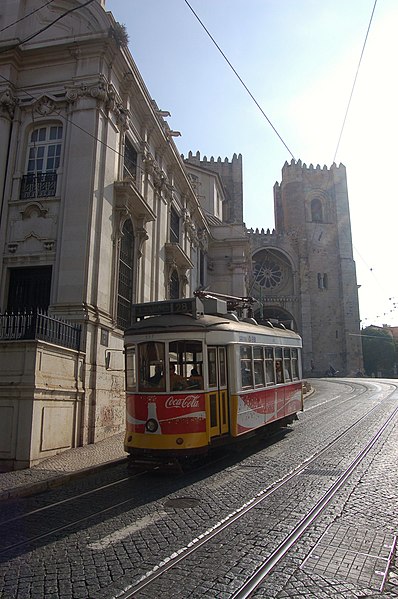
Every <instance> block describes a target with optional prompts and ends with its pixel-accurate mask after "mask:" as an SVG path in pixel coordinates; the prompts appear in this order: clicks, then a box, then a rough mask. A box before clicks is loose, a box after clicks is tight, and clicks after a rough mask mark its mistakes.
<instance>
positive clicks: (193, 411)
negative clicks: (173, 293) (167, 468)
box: [124, 292, 303, 465]
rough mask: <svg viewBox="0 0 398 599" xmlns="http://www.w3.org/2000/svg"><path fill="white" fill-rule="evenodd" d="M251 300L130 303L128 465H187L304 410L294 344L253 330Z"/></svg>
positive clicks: (282, 331)
mask: <svg viewBox="0 0 398 599" xmlns="http://www.w3.org/2000/svg"><path fill="white" fill-rule="evenodd" d="M253 301H254V300H252V299H251V298H233V297H230V296H220V295H218V294H217V295H216V294H210V293H209V292H208V293H197V294H196V295H195V297H192V298H188V299H179V300H169V301H160V302H152V303H143V304H135V305H134V306H133V324H132V325H131V326H130V327H129V328H128V329H127V330H126V331H125V341H124V345H125V368H126V402H127V406H126V407H127V422H126V434H125V442H124V446H125V451H126V452H127V453H128V454H129V461H130V464H131V465H138V464H142V463H143V464H149V463H151V464H164V463H171V462H177V463H184V462H185V461H189V460H190V459H192V458H193V457H194V456H198V455H200V454H207V453H209V452H210V451H211V450H212V449H214V448H217V447H220V445H225V446H227V445H229V444H232V443H236V442H237V441H238V440H240V439H242V438H244V437H247V436H250V435H253V434H255V433H257V432H259V431H263V429H264V428H265V427H269V426H270V425H272V424H277V425H280V426H286V425H287V424H290V423H291V422H292V421H293V420H295V419H296V418H297V412H299V411H301V410H302V409H303V394H302V380H301V378H302V376H301V347H302V342H301V338H300V336H299V335H298V334H297V333H295V332H294V331H292V330H289V329H286V328H285V327H283V325H279V326H278V325H277V324H272V323H271V322H269V323H268V325H267V326H263V325H258V324H257V323H256V321H255V320H254V319H253V318H252V317H251V316H250V314H251V304H252V302H253Z"/></svg>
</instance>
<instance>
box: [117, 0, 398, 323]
mask: <svg viewBox="0 0 398 599" xmlns="http://www.w3.org/2000/svg"><path fill="white" fill-rule="evenodd" d="M189 5H190V6H191V7H192V9H193V10H194V11H195V13H196V14H197V15H198V17H199V18H200V20H201V21H202V23H203V24H204V26H205V27H206V29H207V30H208V31H209V32H210V34H211V35H212V37H213V38H214V40H215V41H216V42H217V44H218V46H219V47H220V48H221V50H222V51H223V53H224V54H225V56H226V57H227V58H228V60H229V62H230V63H231V64H232V65H233V67H234V69H235V70H236V71H237V72H238V74H239V76H240V77H241V79H242V80H243V81H244V83H245V84H246V86H247V88H248V89H249V90H250V92H251V94H252V95H253V96H254V97H255V99H256V101H257V102H258V104H259V105H260V106H261V108H262V110H263V112H264V113H265V114H266V116H267V117H268V119H269V121H271V123H272V125H273V127H274V128H275V129H276V131H277V132H278V134H279V136H280V137H278V135H277V134H276V133H275V131H274V130H273V128H272V127H271V126H270V124H269V122H268V121H267V119H266V118H265V116H264V115H263V114H262V112H261V111H260V109H259V108H258V107H257V106H256V104H255V102H254V101H253V100H252V98H251V97H250V96H249V94H248V92H247V91H246V90H245V88H244V87H243V85H242V83H241V82H240V81H239V80H238V78H237V76H236V75H235V74H234V72H233V71H232V69H231V67H230V66H228V63H227V62H226V60H225V58H223V56H222V54H221V53H220V51H219V50H218V49H217V47H216V46H215V44H214V43H213V42H212V41H211V39H210V37H209V36H208V34H207V33H206V31H205V30H204V28H203V27H202V25H201V24H200V23H199V21H198V20H197V18H196V17H195V15H194V14H193V12H192V10H191V9H190V8H189ZM189 5H188V3H187V2H186V1H185V0H106V10H109V11H111V12H112V13H113V15H114V17H115V19H116V20H117V21H119V22H120V23H122V24H124V25H125V26H126V29H127V32H128V34H129V40H130V41H129V48H130V51H131V53H132V56H133V58H134V60H135V62H136V64H137V66H138V69H139V70H140V73H141V75H142V77H143V79H144V81H145V83H146V86H147V88H148V90H149V92H150V94H151V96H152V97H153V98H154V100H155V101H156V102H157V104H158V106H159V108H160V109H161V110H168V111H169V112H170V113H171V117H169V118H168V119H167V120H168V123H169V125H170V127H171V129H173V130H176V131H180V132H181V137H177V138H174V140H175V143H176V145H177V147H178V149H179V151H180V152H181V153H182V154H184V155H187V154H188V152H189V151H190V150H191V151H192V152H194V153H196V152H197V151H200V155H201V157H203V156H207V158H210V157H211V156H214V157H215V158H218V157H219V156H221V158H222V159H224V158H226V157H227V158H229V159H231V158H232V156H233V154H234V153H236V154H242V159H243V180H244V181H243V194H244V196H243V197H244V221H245V223H246V226H247V227H248V228H251V227H253V228H256V227H259V228H264V229H267V228H270V229H273V227H274V210H273V186H274V184H275V182H276V181H278V182H280V181H281V177H282V175H281V170H282V167H283V165H284V163H285V161H286V160H287V161H288V162H290V161H291V159H292V155H293V156H294V157H295V159H296V160H298V159H299V158H300V159H301V160H302V162H305V163H306V164H307V166H308V165H310V164H311V163H312V164H313V165H314V166H316V165H317V164H320V165H321V167H322V166H323V165H326V166H327V167H330V166H331V165H332V163H333V162H334V161H335V162H336V164H340V163H342V164H344V165H345V167H346V169H347V181H348V194H349V202H350V214H351V227H352V237H353V250H354V260H355V262H356V269H357V282H358V285H359V286H360V287H359V291H358V294H359V305H360V318H361V326H362V327H365V326H368V325H370V324H373V325H378V326H382V325H383V324H387V325H390V326H398V271H397V266H396V264H397V259H398V251H397V243H398V240H397V237H398V236H397V230H398V207H397V206H398V186H397V185H396V184H395V183H394V181H395V178H396V173H397V174H398V167H397V165H398V155H396V146H397V145H398V144H397V140H398V118H397V112H398V78H397V71H396V59H397V57H398V35H397V31H398V3H397V1H396V0H376V6H375V0H348V1H347V0H189ZM374 7H375V9H374ZM373 9H374V13H373V19H372V22H371V25H370V29H369V33H368V36H367V39H366V35H367V31H368V27H369V23H370V20H371V15H372V11H373ZM365 40H366V44H365ZM364 45H365V47H364ZM363 49H364V51H363ZM362 51H363V55H362V59H361V54H362ZM360 59H361V62H360ZM359 64H360V66H359ZM358 66H359V70H358ZM355 78H356V80H355ZM354 82H355V86H354ZM353 86H354V90H353V94H352V98H351V102H350V106H349V110H348V113H347V117H346V120H345V124H344V127H343V122H344V118H345V115H346V111H347V107H348V105H349V100H350V95H351V92H352V89H353ZM341 131H342V135H341V139H340V142H339V137H340V133H341ZM280 138H282V140H283V142H282V141H281V139H280Z"/></svg>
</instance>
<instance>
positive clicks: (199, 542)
mask: <svg viewBox="0 0 398 599" xmlns="http://www.w3.org/2000/svg"><path fill="white" fill-rule="evenodd" d="M394 389H395V387H393V390H394ZM392 392H393V391H390V390H389V392H388V394H387V396H386V397H384V398H383V399H384V400H385V399H388V397H389V396H390V395H391V393H392ZM380 403H381V402H378V404H377V405H375V406H373V407H372V408H371V409H370V410H368V411H367V412H366V413H365V414H363V415H362V416H361V417H360V418H358V419H356V420H355V422H353V423H352V424H351V425H350V426H349V427H346V429H345V430H344V431H343V432H341V433H340V434H339V435H338V436H337V437H336V438H335V439H333V440H332V441H330V442H329V443H327V444H326V445H325V446H324V447H323V448H322V449H321V450H320V451H318V452H316V453H315V454H313V455H312V456H311V457H310V458H308V459H307V460H306V461H304V462H303V463H302V464H300V465H299V466H298V467H297V468H296V469H294V470H293V471H292V472H290V473H289V474H288V475H287V476H285V477H283V478H281V479H280V480H278V481H276V482H274V483H272V484H271V485H270V486H269V487H267V488H265V489H263V490H262V491H261V492H260V493H258V494H257V496H256V497H255V498H254V499H253V500H250V501H248V502H246V504H245V505H244V506H242V508H241V509H239V510H236V512H235V513H234V514H232V515H230V516H227V517H225V518H224V519H223V520H222V521H221V524H220V525H217V526H214V527H213V529H212V530H210V531H207V532H206V533H204V534H202V535H200V536H199V537H198V538H197V539H194V540H193V541H192V542H191V543H190V544H189V546H187V547H184V548H182V550H179V551H178V554H177V555H175V556H173V557H172V558H168V559H166V560H164V561H165V563H164V564H162V563H161V566H159V567H158V568H157V569H156V572H155V573H154V579H153V580H156V579H157V578H158V577H159V576H161V574H162V572H166V571H168V570H170V569H171V568H172V567H174V566H175V565H176V564H177V563H179V562H180V561H182V560H184V559H185V558H187V557H188V556H189V555H190V554H192V553H194V552H195V551H197V550H198V549H199V548H200V547H201V546H204V545H205V544H206V543H208V542H209V541H210V540H211V539H212V538H214V537H215V536H217V535H218V534H219V533H221V532H222V531H223V530H226V529H227V528H228V526H231V525H232V524H233V523H234V522H237V521H239V520H240V519H241V518H242V517H243V516H244V515H245V514H246V513H249V512H250V511H251V510H253V508H255V507H256V506H257V505H259V504H261V502H262V501H264V500H265V499H266V498H267V497H269V496H271V495H272V494H274V493H275V492H276V491H277V490H279V489H281V488H282V487H283V486H284V485H286V484H287V483H288V482H289V481H290V480H293V479H294V478H295V477H297V476H298V475H299V474H300V473H302V472H304V471H305V469H307V468H308V467H309V466H310V465H311V464H313V463H314V462H315V460H317V459H319V458H320V457H321V456H322V455H324V454H326V453H327V452H328V451H329V450H330V449H331V448H332V447H333V445H335V444H336V443H338V441H339V440H341V439H343V438H344V437H345V436H346V435H348V434H349V433H350V432H351V431H352V430H353V429H354V428H355V427H356V426H359V425H360V424H361V423H362V422H363V421H364V419H366V418H367V417H371V416H372V415H373V414H374V413H375V411H376V410H377V409H378V408H379V407H380ZM143 474H146V473H145V472H144V473H142V472H141V473H137V475H136V476H141V475H143ZM131 478H132V477H131V476H130V477H126V478H124V479H121V480H119V481H115V482H113V483H110V484H108V485H103V486H102V487H100V488H98V489H92V490H90V491H86V492H84V493H81V494H79V496H74V497H71V498H67V499H65V500H60V501H57V502H55V503H54V504H51V505H49V506H43V507H41V508H37V509H35V510H31V511H30V512H29V513H27V514H24V515H21V516H18V517H15V518H12V519H9V520H7V521H3V522H2V523H0V537H1V536H2V534H1V527H2V526H4V525H5V524H6V523H8V524H11V523H15V521H16V520H18V519H21V518H24V517H26V516H28V515H35V514H37V513H40V512H44V511H45V509H49V508H50V507H54V506H58V507H60V506H62V505H64V504H65V503H68V502H70V501H73V500H74V499H75V500H76V498H77V497H90V496H92V495H93V494H94V493H95V492H96V491H99V490H106V489H112V488H113V487H115V486H116V485H120V484H121V483H123V482H126V481H128V480H131ZM131 501H133V498H131V497H130V498H127V499H125V500H123V501H121V502H117V503H113V504H112V505H110V506H109V507H107V508H106V509H102V510H96V511H95V512H92V513H91V514H89V515H88V516H84V517H82V518H79V519H73V521H71V522H68V523H66V524H65V525H62V526H59V527H54V528H51V529H50V530H48V531H46V532H44V533H41V534H39V535H36V536H32V537H30V538H28V539H21V540H19V541H18V542H16V543H13V544H9V545H8V546H7V547H3V548H1V549H0V555H5V554H6V553H7V552H13V551H15V550H18V549H21V548H23V547H26V546H32V545H34V544H35V543H37V542H38V541H41V540H43V539H45V538H48V537H50V536H52V535H57V534H58V533H60V532H63V531H65V530H67V529H71V528H72V527H76V526H78V525H81V524H83V523H86V522H87V521H88V520H90V519H93V518H95V517H101V516H102V515H105V514H109V513H110V512H112V510H116V509H117V508H120V507H123V506H127V505H129V503H130V502H131ZM150 581H151V576H148V577H147V578H145V580H144V581H143V583H142V584H144V586H143V587H142V588H145V587H146V586H147V585H148V584H150ZM136 592H137V591H136V590H134V591H133V592H132V594H130V595H126V598H127V597H134V593H136ZM121 596H122V595H121Z"/></svg>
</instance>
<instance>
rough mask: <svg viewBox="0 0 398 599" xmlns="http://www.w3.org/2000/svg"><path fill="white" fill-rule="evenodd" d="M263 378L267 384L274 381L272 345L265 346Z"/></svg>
mask: <svg viewBox="0 0 398 599" xmlns="http://www.w3.org/2000/svg"><path fill="white" fill-rule="evenodd" d="M265 380H266V382H267V385H269V384H271V383H274V382H275V371H274V350H273V349H272V347H266V348H265Z"/></svg>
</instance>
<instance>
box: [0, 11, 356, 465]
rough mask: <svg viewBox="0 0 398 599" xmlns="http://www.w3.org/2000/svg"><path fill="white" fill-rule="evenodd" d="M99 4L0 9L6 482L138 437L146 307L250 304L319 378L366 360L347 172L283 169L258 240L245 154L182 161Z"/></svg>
mask: <svg viewBox="0 0 398 599" xmlns="http://www.w3.org/2000/svg"><path fill="white" fill-rule="evenodd" d="M66 4H68V6H66ZM85 4H86V3H83V2H81V1H80V0H71V2H69V3H65V2H63V0H54V1H53V2H52V3H43V2H42V1H41V0H3V1H2V4H1V18H2V20H1V27H2V32H1V34H0V140H1V144H0V467H4V468H21V467H26V466H30V465H32V464H34V463H37V462H38V461H40V460H42V459H44V458H46V457H48V456H50V455H53V454H55V453H57V452H59V451H63V450H65V449H68V448H70V447H75V446H77V445H84V444H88V443H93V442H95V441H98V440H100V439H102V438H104V437H106V436H109V435H112V434H114V433H117V432H119V431H121V430H123V428H124V413H125V410H124V365H123V331H124V329H125V328H126V327H127V326H128V324H129V318H130V313H131V306H132V304H133V303H135V302H145V301H157V300H163V299H169V298H177V297H187V296H191V295H192V294H193V292H194V291H195V290H197V289H206V288H207V289H212V290H213V291H216V292H219V293H224V294H230V295H235V296H242V295H247V294H248V293H249V294H252V295H255V296H256V297H257V298H258V300H259V304H258V309H257V314H258V316H259V318H265V317H267V318H268V317H270V316H273V315H275V316H277V317H280V318H281V319H282V320H287V321H294V323H295V325H296V328H297V330H298V331H299V332H301V333H302V335H303V339H304V356H305V368H306V371H307V372H310V371H311V363H313V364H314V365H315V367H314V372H320V373H322V371H323V370H324V369H325V368H326V366H327V364H328V362H332V363H333V365H334V366H335V368H336V369H338V370H341V371H343V372H347V373H348V372H350V370H351V369H352V368H354V363H355V362H356V361H358V360H360V356H359V349H358V344H357V342H356V337H355V332H356V331H357V330H358V332H359V320H358V302H357V293H356V282H355V266H354V263H353V261H352V249H351V233H350V225H349V214H348V200H347V189H346V179H345V170H344V167H341V166H340V167H338V168H337V167H332V169H330V171H328V170H326V171H325V170H322V171H320V170H319V169H318V168H317V169H311V168H310V169H307V168H306V167H305V166H304V165H301V164H299V163H297V164H291V165H285V167H284V169H283V173H282V175H283V176H282V183H281V185H280V186H276V187H275V213H276V229H275V232H273V233H263V232H259V231H257V232H254V231H247V230H246V229H245V226H244V222H243V191H242V188H243V185H242V156H241V155H234V156H233V157H232V159H224V160H221V158H218V159H216V160H215V159H214V158H211V159H210V160H207V158H206V157H203V158H201V157H200V154H199V153H197V154H196V155H193V154H192V153H189V155H188V156H187V157H186V158H184V157H182V156H181V155H180V154H179V152H178V149H177V147H176V145H175V143H174V137H175V136H176V135H177V134H178V132H176V131H172V130H171V129H170V127H169V125H168V123H167V121H166V118H167V115H168V113H167V112H166V111H163V110H161V109H159V107H158V106H157V104H156V102H155V101H154V100H153V98H152V97H151V95H150V93H149V91H148V90H147V88H146V86H145V83H144V81H143V80H142V77H141V75H140V73H139V71H138V69H137V67H136V65H135V63H134V60H133V58H132V56H131V54H130V52H129V50H128V48H127V40H126V36H125V32H124V30H123V27H121V26H120V25H119V24H118V23H117V22H116V21H115V19H114V17H113V16H112V14H111V13H109V12H106V10H105V1H104V0H94V1H93V2H91V3H90V4H86V5H85ZM252 260H254V261H255V267H254V270H252ZM275 263H277V265H278V266H277V268H276V270H275ZM11 314H12V316H11ZM16 314H18V316H15V315H16ZM351 333H352V336H351ZM311 360H312V361H313V362H311ZM355 367H357V366H356V365H355Z"/></svg>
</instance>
